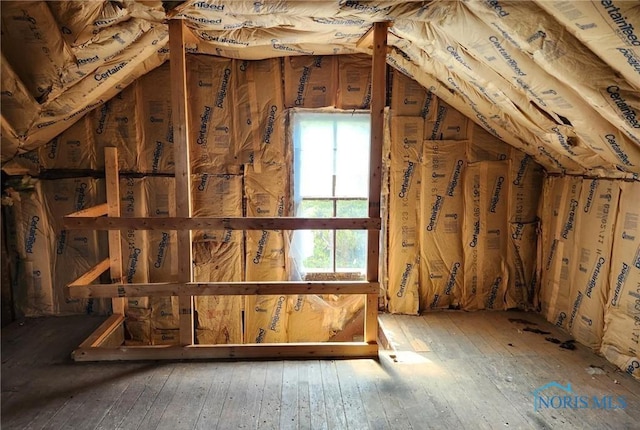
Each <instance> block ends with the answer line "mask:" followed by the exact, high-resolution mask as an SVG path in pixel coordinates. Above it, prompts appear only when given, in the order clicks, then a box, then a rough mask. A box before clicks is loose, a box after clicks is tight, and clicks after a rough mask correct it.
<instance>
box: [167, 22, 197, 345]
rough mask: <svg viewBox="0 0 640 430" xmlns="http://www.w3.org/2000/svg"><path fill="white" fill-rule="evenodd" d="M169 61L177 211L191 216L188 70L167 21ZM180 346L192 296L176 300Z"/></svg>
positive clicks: (185, 265)
mask: <svg viewBox="0 0 640 430" xmlns="http://www.w3.org/2000/svg"><path fill="white" fill-rule="evenodd" d="M169 61H170V69H171V104H172V106H173V110H172V122H173V151H174V160H175V176H176V212H177V215H178V216H179V217H189V218H190V217H191V165H190V159H189V158H190V157H189V112H188V105H187V68H186V56H185V50H184V24H183V22H182V20H171V21H169ZM192 261H193V258H192V251H191V231H189V230H179V231H178V279H179V281H180V282H191V281H192V278H193V276H192ZM178 300H179V309H180V344H181V345H192V344H193V296H180V297H179V299H178Z"/></svg>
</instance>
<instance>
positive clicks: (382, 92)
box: [364, 22, 387, 343]
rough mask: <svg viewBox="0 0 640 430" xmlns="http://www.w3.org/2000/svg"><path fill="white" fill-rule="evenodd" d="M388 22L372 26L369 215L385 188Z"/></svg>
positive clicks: (372, 259)
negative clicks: (383, 152)
mask: <svg viewBox="0 0 640 430" xmlns="http://www.w3.org/2000/svg"><path fill="white" fill-rule="evenodd" d="M386 57H387V23H386V22H376V23H375V24H374V27H373V59H372V66H371V149H370V151H369V153H370V154H371V155H370V160H369V218H376V219H379V218H380V194H381V189H382V141H383V136H384V105H385V102H386V100H385V99H386V88H387V82H386V77H387V74H386V66H387V63H386V61H387V60H386ZM367 249H368V255H367V280H368V281H369V282H378V276H379V264H380V230H379V229H377V230H369V231H368V241H367ZM378 294H379V292H376V293H375V294H367V300H366V303H365V318H364V341H365V342H370V343H376V340H377V336H378Z"/></svg>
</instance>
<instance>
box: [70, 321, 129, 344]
mask: <svg viewBox="0 0 640 430" xmlns="http://www.w3.org/2000/svg"><path fill="white" fill-rule="evenodd" d="M122 323H124V316H123V315H115V314H114V315H111V316H110V317H109V318H107V320H106V321H105V322H103V323H102V324H100V327H98V328H97V329H96V331H94V332H93V333H92V334H91V336H89V337H88V338H87V339H86V340H85V341H84V342H82V343H81V344H80V348H79V349H85V348H100V347H102V348H105V347H111V348H114V347H118V346H120V345H122V342H124V329H123V327H122ZM118 341H119V343H117V342H118Z"/></svg>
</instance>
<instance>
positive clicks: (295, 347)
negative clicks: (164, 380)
mask: <svg viewBox="0 0 640 430" xmlns="http://www.w3.org/2000/svg"><path fill="white" fill-rule="evenodd" d="M377 355H378V345H377V344H369V343H366V342H323V343H260V344H253V345H192V346H123V347H120V348H115V349H106V348H78V349H77V350H75V351H74V355H73V359H74V360H76V361H118V360H183V359H200V360H202V359H238V358H265V357H270V358H279V359H292V358H301V359H303V358H307V359H309V358H371V357H376V356H377Z"/></svg>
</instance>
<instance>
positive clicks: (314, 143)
mask: <svg viewBox="0 0 640 430" xmlns="http://www.w3.org/2000/svg"><path fill="white" fill-rule="evenodd" d="M297 124H298V126H299V140H300V141H299V142H298V145H296V146H297V147H298V148H299V149H300V160H299V168H300V175H299V177H300V195H302V196H310V197H330V196H331V195H332V194H333V158H334V152H333V121H327V120H323V119H308V120H307V119H305V120H300V121H299V122H298V123H297Z"/></svg>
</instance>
